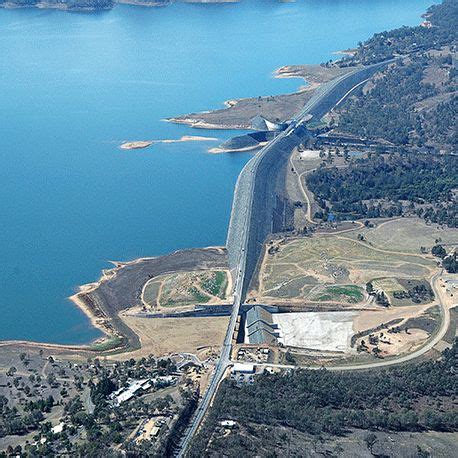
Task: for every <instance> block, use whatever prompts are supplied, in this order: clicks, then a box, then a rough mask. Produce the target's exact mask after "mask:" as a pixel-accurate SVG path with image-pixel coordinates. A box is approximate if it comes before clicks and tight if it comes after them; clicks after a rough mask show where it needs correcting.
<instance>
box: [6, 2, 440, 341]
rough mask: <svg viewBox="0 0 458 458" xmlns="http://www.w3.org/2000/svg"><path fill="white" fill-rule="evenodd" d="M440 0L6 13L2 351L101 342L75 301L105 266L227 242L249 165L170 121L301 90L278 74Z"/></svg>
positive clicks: (413, 16) (410, 20) (414, 17)
mask: <svg viewBox="0 0 458 458" xmlns="http://www.w3.org/2000/svg"><path fill="white" fill-rule="evenodd" d="M431 3H432V0H299V1H297V2H295V3H282V2H279V1H276V0H244V1H242V2H241V3H233V4H210V5H208V4H207V5H205V4H204V5H193V4H184V3H175V4H172V5H170V6H168V7H164V8H143V7H134V6H123V5H118V6H116V7H115V8H114V9H113V10H111V11H106V12H100V13H92V14H75V13H65V12H61V11H53V10H40V9H16V10H5V9H0V141H1V143H0V257H1V264H0V340H9V339H21V340H24V339H26V340H34V341H42V342H53V343H67V344H81V343H87V342H89V341H91V340H93V339H95V338H97V337H99V336H100V333H99V331H98V330H96V329H95V328H93V327H91V326H90V323H89V321H88V319H87V318H86V316H85V315H84V314H83V313H82V312H81V311H80V310H79V309H78V308H77V307H76V306H74V305H73V304H72V303H71V302H70V301H69V300H67V299H66V298H67V297H68V296H70V295H71V294H73V292H74V291H75V289H76V288H77V287H78V285H81V284H85V283H89V282H93V281H96V280H97V279H98V278H99V277H100V274H101V270H102V269H106V268H110V267H111V264H110V263H109V261H122V260H130V259H133V258H137V257H145V256H157V255H161V254H165V253H168V252H171V251H175V250H177V249H181V248H189V247H204V246H210V245H222V244H224V242H225V238H226V231H227V225H228V221H229V216H230V210H231V202H232V193H233V189H234V185H235V182H236V179H237V176H238V173H239V172H240V170H241V168H242V167H243V165H244V164H245V163H246V161H247V160H248V159H249V158H250V154H249V153H239V154H220V155H213V154H209V153H208V152H207V150H208V149H209V148H211V147H212V146H217V143H216V144H215V143H211V142H186V143H170V144H167V143H157V144H153V145H152V146H151V147H150V148H147V149H143V150H121V149H120V148H119V145H120V144H121V143H122V142H124V141H130V140H156V139H157V140H160V139H177V138H180V137H181V136H184V135H203V136H209V137H217V138H218V139H219V141H220V142H222V141H223V140H225V139H227V138H229V137H230V136H232V135H236V134H237V133H234V132H228V131H212V130H208V131H207V130H199V131H196V130H193V129H191V128H189V127H186V126H183V125H174V124H170V123H167V122H164V121H162V120H163V119H164V118H166V117H170V116H176V115H179V114H184V113H188V112H192V111H201V110H208V109H212V108H219V107H221V106H222V103H223V102H224V101H225V100H229V99H234V98H240V97H249V96H257V95H273V94H278V93H282V92H291V91H294V90H295V89H297V87H298V86H299V85H300V84H302V81H299V80H284V79H274V78H273V77H272V72H273V71H274V70H275V69H276V68H278V67H280V66H283V65H290V64H305V63H320V62H323V61H327V60H329V59H331V58H336V57H337V56H336V55H335V54H333V52H334V51H337V50H342V49H346V48H351V47H354V46H356V44H357V43H358V41H363V40H365V39H367V38H369V37H370V36H371V35H372V34H373V33H374V32H379V31H383V30H388V29H391V28H394V27H399V26H401V25H415V24H418V23H420V21H421V18H420V15H421V14H422V13H423V12H424V11H425V10H426V8H427V7H428V6H429V5H430V4H431Z"/></svg>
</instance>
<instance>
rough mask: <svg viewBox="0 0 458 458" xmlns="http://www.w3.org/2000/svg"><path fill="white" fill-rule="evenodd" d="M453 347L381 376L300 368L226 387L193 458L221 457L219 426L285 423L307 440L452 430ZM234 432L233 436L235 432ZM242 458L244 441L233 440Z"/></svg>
mask: <svg viewBox="0 0 458 458" xmlns="http://www.w3.org/2000/svg"><path fill="white" fill-rule="evenodd" d="M457 357H458V345H457V344H455V345H454V347H453V348H452V349H451V350H446V351H445V352H444V355H443V359H442V360H441V361H438V362H432V361H429V362H424V363H421V364H417V365H407V366H401V367H397V368H393V369H389V370H383V371H366V372H359V371H357V372H348V373H342V372H329V371H326V370H322V371H313V370H300V371H294V372H292V373H290V374H276V375H263V376H261V377H259V378H258V379H257V381H256V383H254V384H253V385H244V386H240V387H239V386H237V385H236V384H235V383H233V382H229V381H225V382H224V383H223V384H222V386H221V389H220V390H219V392H218V395H217V397H216V400H215V403H214V407H213V409H212V411H211V413H210V415H209V418H208V420H207V421H206V423H205V424H204V426H203V428H202V430H201V432H200V434H199V435H198V436H197V438H196V440H195V442H194V447H193V450H192V453H191V456H196V457H197V456H210V455H212V454H218V453H224V450H225V443H226V441H225V440H224V439H216V438H215V437H212V434H213V433H214V432H215V429H216V428H217V424H218V422H219V421H221V420H224V419H233V420H236V421H237V422H239V423H240V424H242V425H244V426H246V425H250V424H257V425H260V424H261V425H262V424H264V425H284V426H289V427H292V428H294V429H297V430H299V431H306V432H309V433H311V434H313V435H320V434H322V433H328V434H331V435H342V434H345V432H346V431H348V429H349V428H362V429H369V430H390V431H424V430H434V431H457V430H458V410H457V404H456V399H455V397H456V396H457V395H458V377H457V376H456V362H457ZM234 434H237V433H234ZM237 442H238V444H239V447H240V449H239V450H232V449H231V452H230V456H237V453H239V454H240V456H244V449H245V447H246V446H245V445H244V442H243V437H239V440H238V441H237V440H234V439H232V441H231V443H232V446H234V444H236V443H237Z"/></svg>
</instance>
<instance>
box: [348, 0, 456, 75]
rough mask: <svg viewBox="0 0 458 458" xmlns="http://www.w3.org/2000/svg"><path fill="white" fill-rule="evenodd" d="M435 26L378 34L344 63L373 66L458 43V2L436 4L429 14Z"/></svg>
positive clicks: (448, 1) (428, 16)
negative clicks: (410, 54)
mask: <svg viewBox="0 0 458 458" xmlns="http://www.w3.org/2000/svg"><path fill="white" fill-rule="evenodd" d="M426 17H427V19H428V21H430V22H431V24H432V27H431V28H428V27H422V26H418V27H401V28H399V29H394V30H390V31H388V32H381V33H376V34H375V35H374V36H373V37H372V38H370V39H369V40H367V41H366V42H364V43H359V44H358V48H357V49H356V54H355V55H354V56H351V57H348V58H347V59H344V60H342V62H341V65H343V66H347V65H355V64H361V63H362V64H366V65H367V64H373V63H376V62H381V61H384V60H387V59H391V58H393V57H396V56H399V55H405V54H409V53H411V52H416V51H421V50H425V49H431V48H438V47H441V46H443V45H444V44H448V43H452V42H454V41H456V40H457V37H458V35H457V34H458V32H457V30H458V29H457V24H458V3H457V2H456V0H444V1H443V2H442V3H441V4H439V5H433V6H431V7H430V8H429V9H428V12H427V14H426Z"/></svg>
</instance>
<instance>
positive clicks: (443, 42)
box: [334, 0, 458, 152]
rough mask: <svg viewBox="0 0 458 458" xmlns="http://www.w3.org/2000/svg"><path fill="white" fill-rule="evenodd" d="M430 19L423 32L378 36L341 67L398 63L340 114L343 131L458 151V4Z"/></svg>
mask: <svg viewBox="0 0 458 458" xmlns="http://www.w3.org/2000/svg"><path fill="white" fill-rule="evenodd" d="M427 18H428V22H426V23H424V24H423V26H418V27H403V28H401V29H396V30H393V31H390V32H383V33H380V34H376V35H374V37H373V38H371V39H370V40H368V41H367V42H365V43H364V44H360V45H359V46H358V48H357V50H356V53H355V55H354V56H353V57H350V58H348V59H344V60H342V61H341V63H340V65H350V64H351V65H355V64H360V63H363V64H369V63H374V62H379V61H382V60H386V59H390V58H393V57H398V59H397V61H396V62H395V63H394V64H392V65H390V66H389V67H388V68H387V69H386V70H384V71H383V72H381V73H379V74H377V75H375V76H374V77H373V78H372V79H371V81H369V82H368V83H367V84H366V85H365V87H364V88H363V89H362V90H361V91H360V92H357V93H355V94H354V96H353V97H350V98H348V99H347V100H346V101H345V102H344V103H343V105H342V106H341V107H340V108H339V109H338V110H337V114H336V116H335V118H334V122H336V123H337V124H338V128H337V131H340V132H345V133H350V134H353V135H357V136H360V137H367V138H374V139H377V140H386V141H388V142H391V143H393V144H396V145H410V146H412V147H417V148H421V147H424V146H428V147H430V148H435V149H436V150H444V151H447V152H449V151H452V150H454V149H456V146H457V144H458V136H457V130H456V122H457V106H458V95H457V70H456V65H455V62H456V57H457V55H456V50H455V48H456V45H457V30H458V2H456V1H455V0H446V1H445V2H444V3H443V4H441V5H436V6H434V7H431V8H430V9H429V12H428V14H427ZM399 56H403V57H399Z"/></svg>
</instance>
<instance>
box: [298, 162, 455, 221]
mask: <svg viewBox="0 0 458 458" xmlns="http://www.w3.org/2000/svg"><path fill="white" fill-rule="evenodd" d="M457 168H458V158H457V157H456V156H451V155H447V156H431V155H424V154H423V155H421V154H416V155H414V154H407V155H398V154H392V155H377V156H372V157H370V158H363V159H356V160H354V161H352V162H351V163H350V164H349V165H348V167H346V168H337V167H332V168H324V167H323V168H320V169H318V170H316V171H314V172H313V173H311V174H309V175H308V177H307V185H308V186H309V188H310V189H312V190H313V192H314V194H315V196H316V199H317V202H318V203H319V204H320V206H321V207H322V208H323V211H322V215H321V216H322V218H323V219H327V215H328V214H329V212H331V211H332V212H333V213H334V214H335V215H336V216H337V217H338V218H341V219H357V218H363V217H369V218H375V217H391V216H399V215H402V214H404V213H406V212H410V213H411V214H417V215H418V216H421V217H423V218H425V219H426V220H428V221H431V222H436V223H443V224H447V225H449V226H450V227H458V214H457V205H456V199H455V197H454V193H453V192H454V189H456V188H458V175H457V173H456V170H457ZM317 216H320V215H317Z"/></svg>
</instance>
